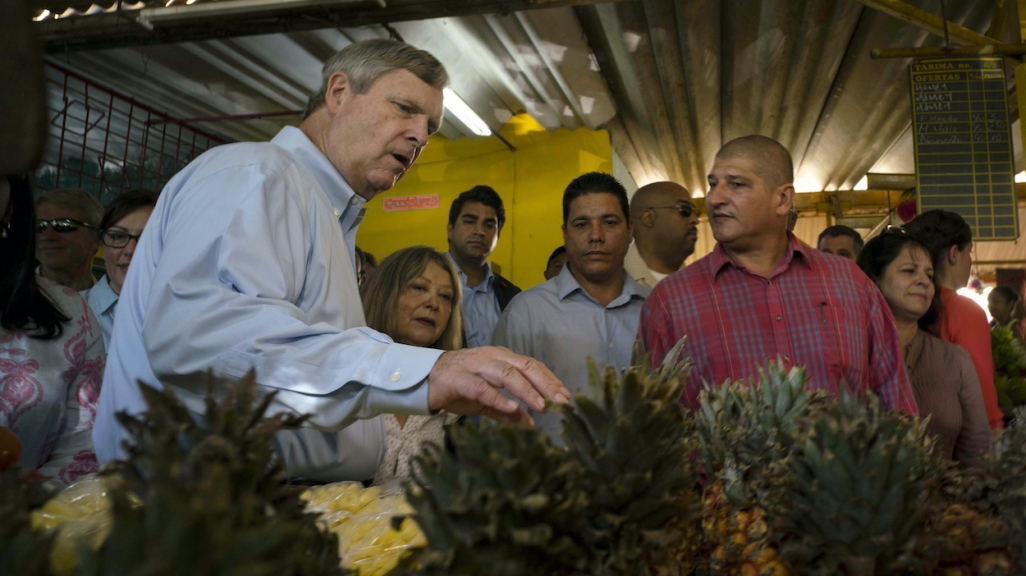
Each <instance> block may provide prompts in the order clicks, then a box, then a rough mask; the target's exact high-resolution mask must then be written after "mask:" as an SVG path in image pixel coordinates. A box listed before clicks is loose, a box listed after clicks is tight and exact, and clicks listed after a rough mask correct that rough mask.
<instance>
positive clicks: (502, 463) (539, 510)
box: [396, 421, 587, 576]
mask: <svg viewBox="0 0 1026 576" xmlns="http://www.w3.org/2000/svg"><path fill="white" fill-rule="evenodd" d="M450 440H451V442H452V445H453V446H454V448H455V453H449V452H446V451H444V450H442V449H441V448H439V447H437V446H433V445H429V446H427V447H425V450H424V452H423V453H422V454H421V455H419V456H418V457H417V463H418V465H417V467H416V468H417V472H416V473H415V474H414V475H413V477H412V478H411V479H410V481H409V484H408V485H407V490H406V498H407V500H408V501H409V502H410V505H411V506H412V507H413V509H414V510H415V511H416V513H415V515H414V519H415V520H416V522H417V524H419V525H420V528H421V529H422V530H423V531H424V534H425V536H426V537H427V541H428V546H427V547H425V548H421V549H417V550H414V551H413V553H412V554H411V555H410V556H408V557H406V558H404V559H403V560H402V561H401V562H400V565H399V570H398V573H399V574H423V575H452V576H478V575H480V574H490V575H494V576H527V575H533V574H544V575H550V574H574V573H576V571H575V570H574V566H575V565H578V564H583V559H584V556H585V551H584V550H583V548H582V547H581V546H580V545H579V544H578V543H577V542H576V541H575V536H574V535H573V534H572V532H571V531H570V530H569V526H570V524H571V523H572V521H573V519H574V518H575V517H577V516H579V515H580V514H583V513H584V511H585V510H586V506H587V495H586V494H584V493H582V492H581V491H579V490H576V489H575V486H574V483H575V482H577V481H578V480H579V478H580V477H581V476H582V472H581V469H580V464H578V463H577V462H576V461H575V460H573V459H571V458H567V457H566V453H565V452H564V451H563V450H560V449H558V448H556V447H555V446H553V444H552V442H551V440H549V438H548V437H547V436H545V435H544V434H542V433H541V432H539V431H537V430H535V429H529V428H525V427H513V426H508V425H502V424H497V423H493V422H487V421H486V422H481V423H479V424H467V425H465V426H457V427H453V428H452V429H451V430H450ZM400 521H401V520H400V519H397V520H396V522H400Z"/></svg>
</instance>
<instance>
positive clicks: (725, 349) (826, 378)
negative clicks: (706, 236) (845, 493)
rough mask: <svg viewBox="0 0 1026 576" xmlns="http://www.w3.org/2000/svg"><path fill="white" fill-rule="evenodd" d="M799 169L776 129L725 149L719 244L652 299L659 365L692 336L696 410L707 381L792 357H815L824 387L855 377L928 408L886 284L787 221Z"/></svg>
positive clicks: (650, 317)
mask: <svg viewBox="0 0 1026 576" xmlns="http://www.w3.org/2000/svg"><path fill="white" fill-rule="evenodd" d="M793 179H794V167H793V165H792V162H791V155H790V154H789V153H788V151H787V149H785V148H784V147H783V146H782V145H781V144H780V143H779V142H777V141H775V140H773V139H770V138H766V137H764V136H745V137H743V138H738V139H736V140H732V141H731V142H728V143H727V144H726V145H725V146H724V147H723V148H722V149H720V151H719V152H718V153H717V154H716V161H715V162H714V164H713V167H712V170H711V171H710V172H709V193H708V194H707V195H706V211H707V212H708V215H709V222H710V225H711V226H712V231H713V236H714V237H715V238H716V247H715V248H714V249H713V251H712V253H711V254H709V255H708V256H706V257H705V258H702V259H701V260H699V261H697V262H695V263H694V264H691V265H690V266H688V267H686V268H684V269H683V270H680V271H678V272H676V273H674V274H673V275H671V276H670V277H668V278H666V279H665V280H663V281H662V282H660V283H659V285H658V286H656V289H655V290H653V292H652V294H651V296H649V298H648V300H646V301H645V306H644V308H643V309H642V312H641V326H640V334H641V337H642V339H643V340H644V342H645V346H646V347H647V348H648V350H649V352H650V353H651V354H652V359H653V361H654V362H656V363H659V362H661V361H662V359H663V357H664V356H665V355H666V354H667V352H669V350H670V348H672V347H673V345H674V344H676V343H677V341H678V340H680V339H681V338H682V337H684V336H687V341H686V343H685V348H684V354H685V355H686V356H688V357H690V358H691V359H692V361H694V363H695V368H694V370H693V371H692V373H691V374H692V378H691V383H690V384H689V385H688V388H687V390H686V391H685V392H684V397H683V398H681V402H683V403H684V404H685V405H687V406H689V407H692V408H694V407H696V406H697V404H698V392H699V391H700V390H701V385H702V382H709V383H712V384H715V385H720V384H723V383H724V382H725V381H728V380H729V381H733V380H743V379H750V378H756V377H757V376H758V369H759V367H761V366H765V365H766V363H767V361H769V360H772V359H776V358H777V357H780V358H782V359H783V361H784V362H785V363H786V364H787V365H788V366H789V367H790V366H792V365H802V366H805V367H806V368H807V369H808V372H807V374H808V377H809V378H810V380H811V383H810V385H811V386H812V387H814V388H826V389H829V390H836V388H837V386H838V383H839V382H841V381H842V380H843V381H844V382H847V383H848V385H849V386H851V387H852V388H855V389H863V390H872V391H874V392H875V393H876V394H877V395H879V396H880V397H881V399H882V401H883V403H884V404H885V405H886V406H889V407H891V408H894V409H896V410H901V411H903V412H907V413H909V414H916V413H917V408H916V403H915V399H914V397H913V395H912V388H911V385H910V384H909V380H908V375H907V374H906V373H905V367H904V365H903V361H902V354H901V349H900V344H899V341H898V333H897V329H896V328H895V324H894V317H893V315H892V314H891V311H890V308H888V306H887V302H886V301H885V300H884V297H883V295H882V294H881V293H880V290H879V289H878V288H877V287H876V285H875V284H873V282H872V281H870V280H869V278H867V277H866V276H865V275H864V274H863V273H862V271H861V270H859V268H858V267H857V266H856V265H855V264H854V263H853V262H851V261H849V260H846V259H844V258H840V257H836V256H832V255H829V254H824V253H822V252H819V251H817V250H814V249H812V248H809V247H807V246H803V245H802V244H801V243H800V242H799V241H798V239H797V238H796V237H795V236H794V235H793V234H791V233H790V232H788V231H787V218H788V212H789V211H790V209H791V206H792V202H793V199H794V185H793V184H792V182H793Z"/></svg>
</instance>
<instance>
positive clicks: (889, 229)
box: [880, 224, 908, 236]
mask: <svg viewBox="0 0 1026 576" xmlns="http://www.w3.org/2000/svg"><path fill="white" fill-rule="evenodd" d="M880 234H881V235H886V236H908V230H906V229H904V228H902V227H901V226H891V225H890V224H888V225H887V226H886V227H885V228H884V229H883V231H881V232H880Z"/></svg>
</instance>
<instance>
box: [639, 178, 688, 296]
mask: <svg viewBox="0 0 1026 576" xmlns="http://www.w3.org/2000/svg"><path fill="white" fill-rule="evenodd" d="M631 220H633V221H634V242H633V243H632V244H631V247H630V249H629V250H628V251H627V257H626V259H625V260H624V263H623V265H624V268H625V269H626V270H627V273H628V274H630V275H631V277H632V278H634V279H635V280H636V281H637V282H638V284H641V285H642V286H648V287H649V288H652V287H655V285H656V284H657V283H659V281H660V280H662V279H663V278H666V277H667V276H669V275H670V274H672V273H674V272H676V271H677V270H679V269H680V267H681V266H682V265H683V264H684V260H685V259H687V257H688V256H691V254H692V253H694V251H695V241H696V240H698V228H697V226H698V209H697V208H695V203H694V202H692V201H691V193H690V192H688V189H687V188H685V187H683V186H681V185H680V184H675V183H673V182H653V183H651V184H648V185H646V186H642V187H641V188H638V191H637V192H635V193H634V197H633V198H631Z"/></svg>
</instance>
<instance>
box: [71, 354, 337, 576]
mask: <svg viewBox="0 0 1026 576" xmlns="http://www.w3.org/2000/svg"><path fill="white" fill-rule="evenodd" d="M140 386H141V390H142V393H143V397H144V399H145V400H146V402H147V404H148V406H149V409H148V411H147V412H146V413H145V414H143V415H142V416H141V417H138V418H137V417H133V416H129V415H127V414H119V415H118V418H119V419H120V421H121V423H122V424H123V425H124V426H125V428H126V429H127V430H128V432H129V433H130V434H131V435H132V437H133V440H134V444H133V445H131V446H130V447H129V449H128V452H129V459H128V461H127V462H123V463H121V464H120V465H119V466H116V467H115V470H116V473H118V474H120V476H121V480H122V481H121V482H117V483H115V484H114V486H113V488H112V489H111V492H110V496H111V500H112V510H111V517H112V527H111V531H110V535H109V536H108V538H107V540H106V541H105V542H104V543H103V545H102V546H101V547H100V549H99V550H98V551H85V552H84V553H83V556H82V558H81V562H80V565H79V567H78V572H77V573H78V574H81V575H94V574H95V575H100V574H190V575H195V576H214V575H219V576H220V575H234V574H238V575H240V576H241V575H244V574H245V575H250V574H252V575H262V574H268V575H271V574H273V575H276V576H277V575H294V576H299V575H315V574H316V575H332V574H337V575H341V574H343V571H342V568H341V565H340V561H339V557H338V545H337V542H336V540H335V537H334V536H333V535H330V534H328V533H325V532H323V531H321V530H320V529H319V528H318V526H317V524H316V516H315V515H314V514H311V513H307V512H305V511H304V504H303V502H302V501H301V500H300V498H299V495H298V493H295V492H292V493H287V494H282V493H281V491H280V486H281V484H282V482H283V481H284V480H285V479H286V476H285V473H284V471H283V469H282V467H281V465H280V463H278V462H276V461H275V459H274V453H273V449H272V447H271V443H272V439H273V436H274V434H275V433H276V432H277V431H278V430H280V429H283V428H285V427H294V426H298V425H299V424H300V423H301V422H302V421H303V418H299V417H294V416H283V415H277V416H274V417H271V418H265V417H264V414H265V412H266V410H267V407H268V406H269V405H270V402H271V400H272V398H273V394H271V395H267V396H264V397H263V398H259V399H258V398H257V393H256V381H255V376H254V374H253V373H252V372H251V373H250V374H249V375H248V376H246V377H245V378H244V379H243V380H242V381H241V382H238V383H229V382H220V381H214V380H213V379H210V380H208V389H209V390H210V392H209V393H208V395H207V400H206V404H207V405H206V413H205V414H204V415H203V416H202V417H201V418H199V419H198V420H197V419H194V418H193V416H192V415H191V414H190V413H189V412H188V411H187V410H186V409H185V407H184V406H183V405H182V404H181V403H180V402H179V401H178V400H177V399H176V397H175V395H174V393H173V392H172V391H170V390H164V391H158V390H156V389H154V388H150V387H149V386H146V385H144V384H140ZM215 386H216V389H217V390H218V391H219V392H223V393H224V398H223V400H221V401H220V402H219V403H218V402H215V401H214V399H213V398H212V393H213V390H214V389H215ZM140 502H141V504H140Z"/></svg>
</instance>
